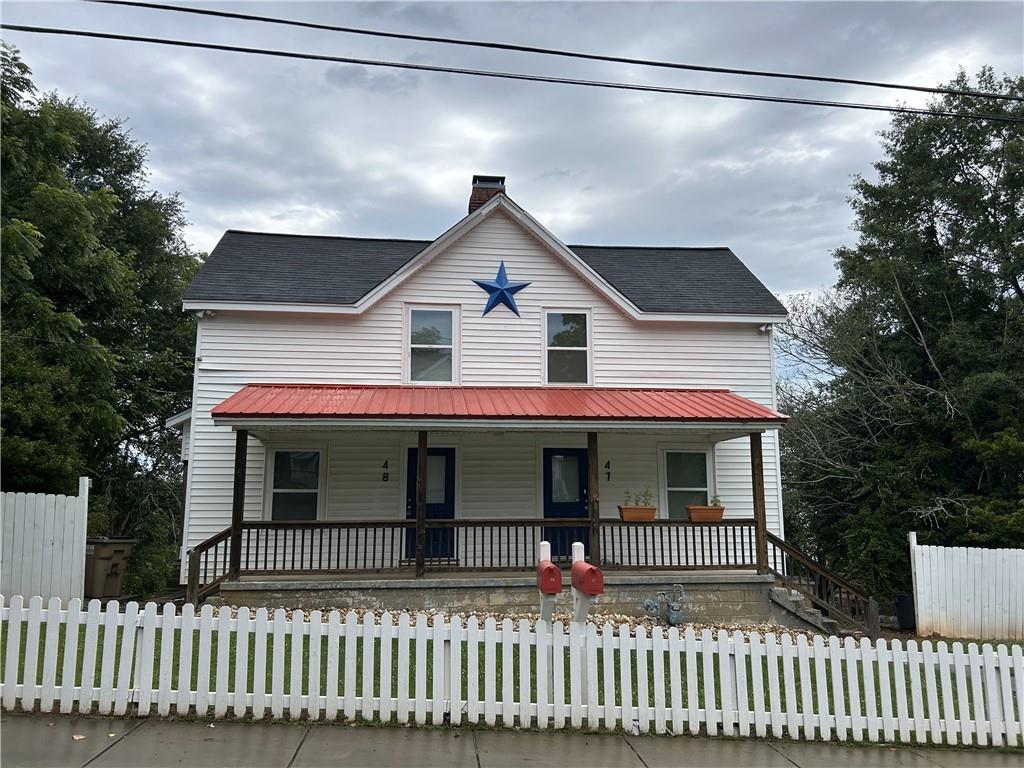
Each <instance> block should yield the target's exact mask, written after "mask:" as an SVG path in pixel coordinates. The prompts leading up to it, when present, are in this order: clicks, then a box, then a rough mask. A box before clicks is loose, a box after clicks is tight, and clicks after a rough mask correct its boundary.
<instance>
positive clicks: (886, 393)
mask: <svg viewBox="0 0 1024 768" xmlns="http://www.w3.org/2000/svg"><path fill="white" fill-rule="evenodd" d="M950 85H951V87H953V88H956V89H959V90H965V89H970V88H972V87H974V88H977V89H979V90H986V91H997V92H1000V93H1004V94H1009V95H1014V96H1017V97H1018V98H1019V97H1021V96H1024V78H1016V79H1011V78H1003V79H999V78H997V77H996V76H995V75H994V74H993V72H992V71H991V70H990V69H984V70H982V71H981V73H980V74H979V75H978V77H977V78H976V83H974V84H972V83H971V81H970V79H969V78H968V77H967V76H966V75H965V74H963V73H961V74H960V75H959V76H958V77H957V78H956V79H955V80H954V81H953V82H952V83H951V84H950ZM934 106H935V107H936V108H938V109H941V110H946V111H953V112H976V113H988V114H992V115H1003V116H1010V115H1012V116H1015V117H1017V118H1024V103H1022V102H1021V101H998V102H995V101H991V100H987V99H982V98H978V97H971V96H961V95H949V96H944V97H943V98H942V99H941V100H938V101H937V102H936V103H935V105H934ZM882 140H883V142H882V145H883V149H884V158H883V159H882V160H881V161H880V162H878V163H876V164H875V170H876V172H877V179H868V178H858V179H857V180H856V182H855V183H854V185H853V195H852V197H851V204H852V206H853V209H854V211H855V212H856V216H857V224H856V226H857V229H858V231H859V240H858V243H857V245H856V246H855V247H853V248H840V249H839V250H837V251H836V253H835V261H836V266H837V268H838V271H839V279H838V282H837V284H836V285H835V287H834V288H833V289H832V290H830V291H829V292H827V293H826V294H825V295H824V296H823V297H821V298H818V299H812V298H809V297H802V298H800V299H798V300H797V301H795V302H793V306H792V307H791V312H792V314H791V319H790V322H789V323H788V325H787V326H786V327H785V328H783V329H782V332H781V334H780V337H779V344H780V347H781V351H782V353H783V357H784V360H785V361H786V362H787V365H788V367H789V369H790V370H793V371H795V372H796V375H795V376H794V377H793V378H791V379H790V380H789V381H786V382H784V383H783V386H782V392H781V395H782V402H783V407H784V409H786V410H787V411H788V413H790V414H792V416H793V418H792V422H791V424H790V425H789V426H788V427H787V429H785V430H784V431H783V441H782V450H783V457H782V458H783V474H784V483H785V494H786V499H785V501H786V504H787V511H786V524H787V530H788V531H790V534H791V535H792V536H794V537H795V538H796V539H797V540H799V542H800V543H801V544H802V545H803V546H806V547H808V548H809V549H810V550H811V551H812V552H813V553H814V554H815V555H817V556H819V557H821V558H822V559H823V560H824V561H825V562H827V563H830V564H831V565H833V566H834V567H836V568H838V569H839V570H840V571H842V572H844V573H846V574H847V575H849V576H850V577H852V578H853V579H855V580H856V581H859V582H861V583H863V584H864V585H865V586H867V587H869V588H871V589H872V590H874V591H875V592H876V594H879V595H881V596H887V595H891V594H893V593H894V592H896V591H902V590H905V589H907V587H908V586H909V578H910V577H909V562H908V555H907V540H906V534H907V532H908V531H911V530H917V531H923V532H924V535H925V538H926V540H930V541H932V542H934V543H943V544H956V545H983V546H1018V547H1019V546H1024V287H1022V283H1024V125H1022V124H1021V123H1008V122H997V121H992V120H983V121H976V120H967V119H958V118H950V117H939V116H936V115H925V116H919V115H898V116H896V117H894V118H893V123H892V126H891V127H890V128H889V129H888V130H887V131H885V132H883V133H882Z"/></svg>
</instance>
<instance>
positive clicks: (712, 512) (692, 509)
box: [686, 504, 725, 523]
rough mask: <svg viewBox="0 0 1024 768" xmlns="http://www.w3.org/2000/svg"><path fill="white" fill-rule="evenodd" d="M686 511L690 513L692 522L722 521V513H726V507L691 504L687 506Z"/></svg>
mask: <svg viewBox="0 0 1024 768" xmlns="http://www.w3.org/2000/svg"><path fill="white" fill-rule="evenodd" d="M686 511H687V513H688V514H689V515H690V522H691V523H720V522H722V515H724V514H725V507H722V506H717V507H712V506H706V505H704V504H690V505H689V506H687V507H686Z"/></svg>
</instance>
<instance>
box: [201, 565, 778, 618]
mask: <svg viewBox="0 0 1024 768" xmlns="http://www.w3.org/2000/svg"><path fill="white" fill-rule="evenodd" d="M676 584H679V585H681V586H682V588H683V598H684V599H683V604H682V609H683V616H684V618H685V620H686V621H693V622H766V621H770V620H772V603H771V599H770V590H771V588H772V586H773V584H774V580H773V578H772V577H771V576H767V575H765V576H762V575H758V574H756V573H733V572H729V573H714V572H702V573H675V574H661V573H648V574H629V575H625V574H614V573H606V574H605V594H604V595H602V596H601V597H600V598H598V601H597V607H598V609H599V610H602V611H609V612H613V613H622V614H626V615H630V616H642V615H643V614H644V610H643V603H644V601H645V600H646V599H647V598H652V599H653V598H655V596H656V595H657V593H658V592H665V591H667V592H671V591H672V590H673V586H674V585H676ZM216 600H217V601H218V602H222V603H225V604H230V605H245V606H249V607H251V608H258V607H261V606H262V607H266V608H280V607H284V608H307V609H310V608H337V609H340V610H343V611H345V610H349V609H351V608H355V609H361V608H374V609H386V610H391V611H401V610H407V611H430V610H443V611H447V612H462V613H473V612H474V611H495V612H498V611H537V610H538V600H537V587H536V583H535V581H534V578H533V577H532V576H491V577H478V576H477V577H436V578H424V579H405V578H390V579H389V578H351V579H320V580H298V579H288V578H286V579H281V578H278V579H262V578H261V579H260V580H258V581H257V580H251V581H250V580H243V581H236V582H225V583H224V584H223V585H222V587H221V594H220V596H219V598H216ZM211 602H212V600H211ZM571 608H572V597H571V594H570V592H569V589H568V587H566V588H565V591H564V592H563V593H562V595H561V596H560V597H559V600H558V603H557V607H556V610H571Z"/></svg>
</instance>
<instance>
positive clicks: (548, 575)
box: [537, 560, 562, 595]
mask: <svg viewBox="0 0 1024 768" xmlns="http://www.w3.org/2000/svg"><path fill="white" fill-rule="evenodd" d="M537 589H538V590H540V593H541V594H542V595H557V594H559V593H560V592H561V591H562V572H561V571H560V570H558V566H557V565H555V564H554V563H552V562H551V561H550V560H541V561H540V562H539V563H537Z"/></svg>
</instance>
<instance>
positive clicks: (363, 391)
mask: <svg viewBox="0 0 1024 768" xmlns="http://www.w3.org/2000/svg"><path fill="white" fill-rule="evenodd" d="M212 416H213V419H214V421H215V422H217V423H218V424H224V425H230V426H236V427H246V428H260V427H262V428H266V429H302V430H309V429H412V430H420V429H430V430H444V431H448V430H488V431H502V430H521V429H529V430H547V431H551V430H557V431H563V430H584V431H585V430H594V429H598V428H600V429H601V430H607V429H615V430H630V431H634V430H635V431H647V430H651V429H657V430H667V431H675V430H679V429H686V430H694V429H697V430H703V431H709V432H714V433H716V434H717V433H719V432H720V431H722V432H735V433H737V434H743V433H746V432H749V431H750V430H752V429H757V430H762V429H777V428H779V427H780V426H781V425H782V424H783V423H784V422H785V420H786V417H785V416H783V415H782V414H780V413H777V412H776V411H773V410H772V409H770V408H766V407H765V406H763V405H760V404H759V403H755V402H754V401H752V400H748V399H746V398H744V397H740V396H739V395H736V394H734V393H732V392H730V391H728V390H725V389H714V390H711V389H701V390H696V389H612V388H589V387H588V388H579V387H411V386H343V385H327V384H249V385H247V386H246V387H244V388H243V389H242V390H240V391H239V392H236V393H235V394H234V395H232V396H231V397H229V398H227V399H226V400H224V401H223V402H222V403H220V404H218V405H217V406H215V407H214V409H213V411H212ZM719 439H725V438H724V437H719Z"/></svg>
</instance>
